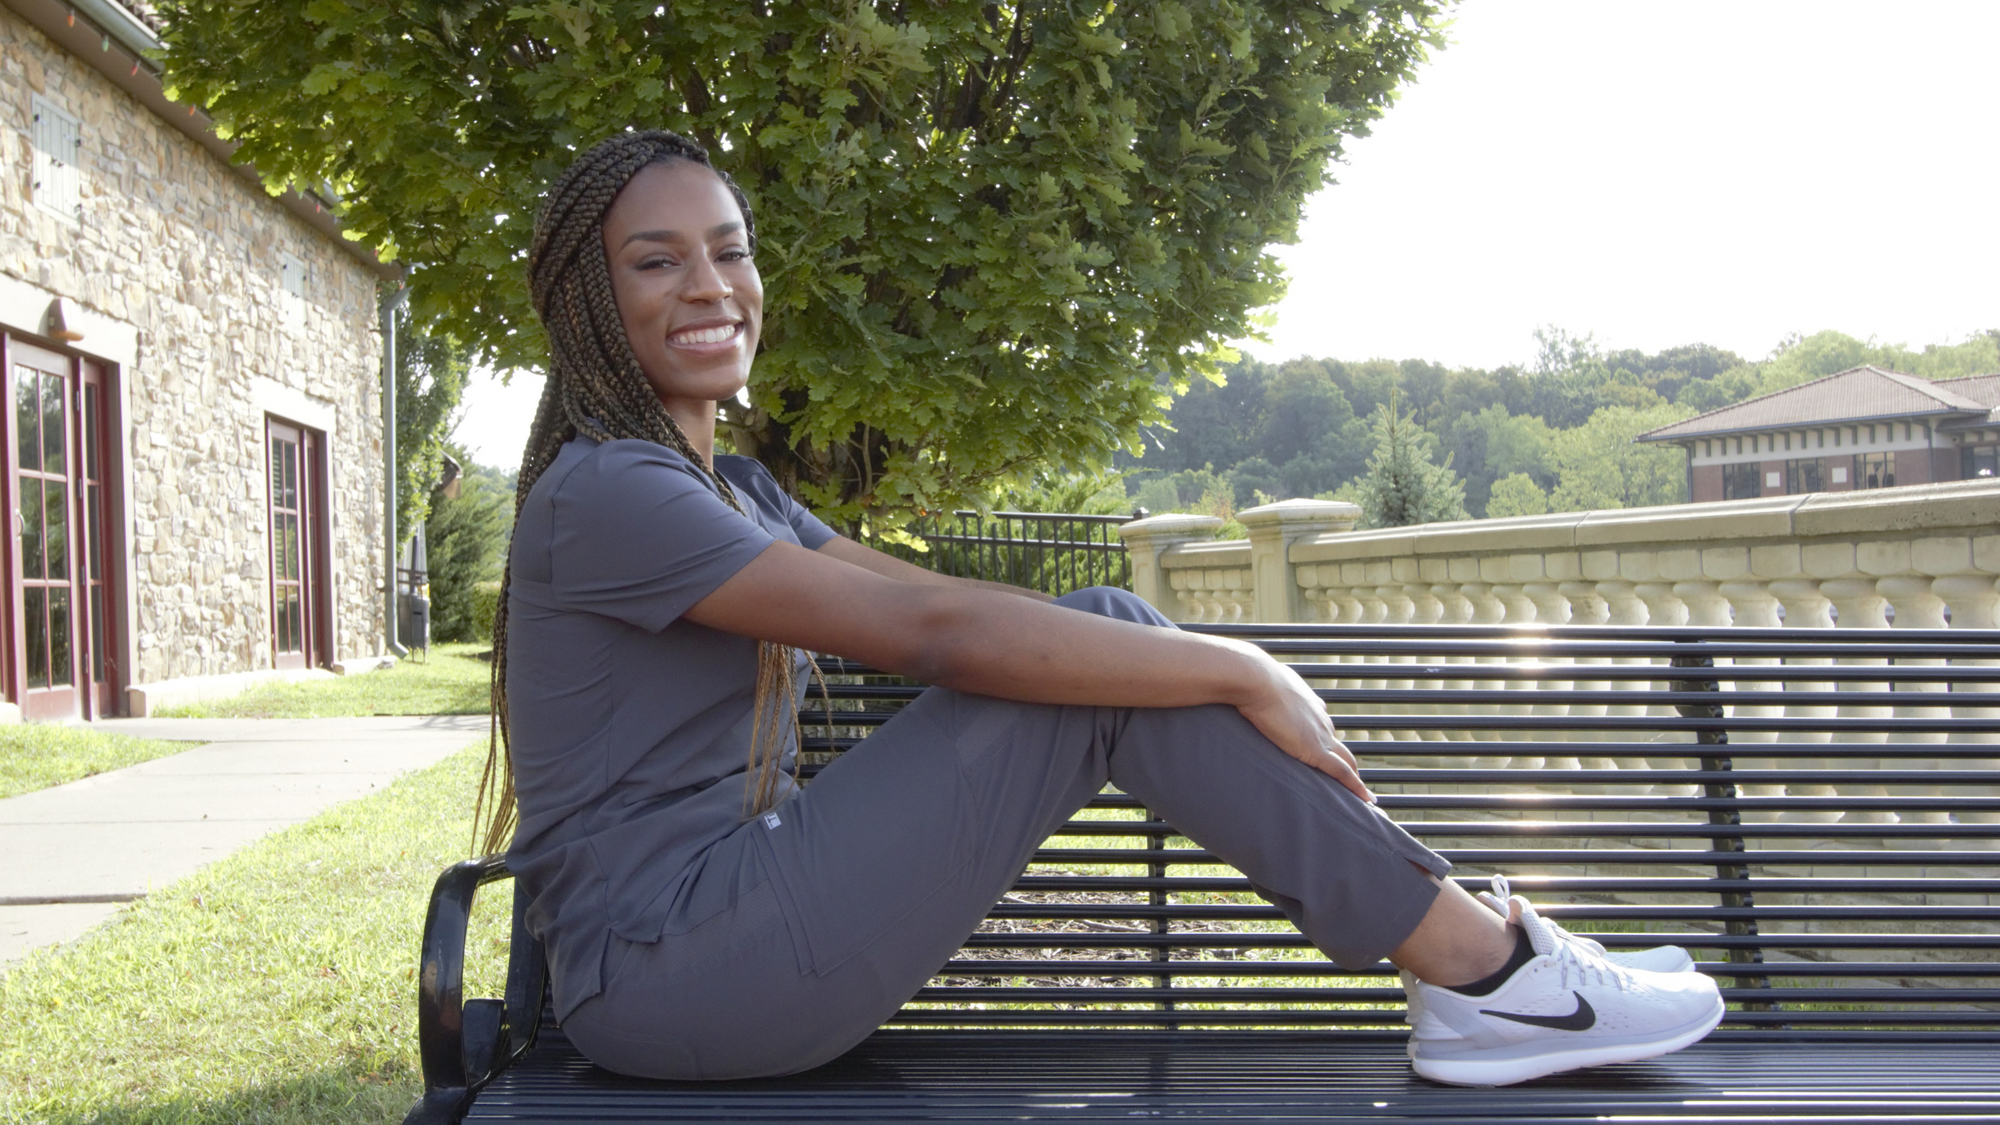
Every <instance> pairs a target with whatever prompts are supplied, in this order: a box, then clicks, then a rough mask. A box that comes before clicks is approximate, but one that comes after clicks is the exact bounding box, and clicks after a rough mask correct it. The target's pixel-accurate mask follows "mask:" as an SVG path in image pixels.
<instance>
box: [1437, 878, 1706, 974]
mask: <svg viewBox="0 0 2000 1125" xmlns="http://www.w3.org/2000/svg"><path fill="white" fill-rule="evenodd" d="M1473 897H1474V898H1477V899H1478V900H1479V901H1480V902H1482V903H1484V904H1485V905H1486V908H1487V909H1488V910H1491V911H1492V912H1493V913H1495V914H1498V915H1499V916H1500V917H1502V918H1505V917H1508V916H1509V909H1508V904H1509V903H1511V902H1512V901H1513V900H1514V899H1515V898H1517V897H1519V896H1517V895H1515V894H1514V892H1513V891H1512V889H1510V888H1509V887H1508V885H1507V877H1506V876H1505V875H1495V876H1494V877H1493V889H1492V890H1491V891H1480V892H1479V893H1478V894H1477V895H1474V896H1473ZM1521 901H1522V902H1523V903H1524V904H1525V903H1526V902H1527V900H1526V899H1522V900H1521ZM1542 922H1543V924H1545V925H1547V926H1548V927H1549V928H1550V929H1552V930H1554V931H1555V932H1556V934H1557V935H1558V936H1560V937H1562V938H1564V939H1566V940H1568V941H1573V942H1575V943H1577V944H1578V945H1581V946H1582V947H1584V948H1585V949H1587V950H1589V951H1590V952H1592V953H1595V954H1597V955H1598V956H1599V957H1602V958H1604V959H1605V960H1606V961H1609V962H1611V963H1612V964H1614V965H1623V966H1625V967H1626V968H1628V969H1644V970H1646V971H1647V972H1649V973H1685V972H1688V971H1690V970H1692V969H1693V968H1694V958H1692V957H1690V956H1688V951H1687V950H1685V949H1682V948H1681V947H1680V946H1678V945H1656V946H1654V947H1653V948H1651V949H1621V950H1619V951H1618V952H1616V953H1613V952H1610V951H1609V950H1607V949H1605V948H1604V945H1603V944H1602V943H1601V942H1596V941H1592V940H1591V939H1590V938H1587V937H1583V936H1581V935H1579V934H1573V933H1570V932H1569V931H1568V930H1565V929H1563V928H1562V926H1561V925H1560V924H1559V923H1556V922H1551V921H1549V920H1548V919H1547V918H1544V919H1542Z"/></svg>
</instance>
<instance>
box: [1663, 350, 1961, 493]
mask: <svg viewBox="0 0 2000 1125" xmlns="http://www.w3.org/2000/svg"><path fill="white" fill-rule="evenodd" d="M1638 440H1640V441H1657V442H1671V443H1673V444H1675V445H1678V446H1680V447H1681V448H1683V449H1685V450H1687V455H1688V494H1689V498H1690V499H1692V500H1694V501H1695V502H1697V503H1700V502H1704V501H1709V500H1742V499H1747V498H1751V497H1757V496H1787V495H1797V494H1799V493H1802V492H1845V491H1848V490H1850V489H1857V488H1893V487H1895V486H1897V485H1902V484H1928V483H1930V482H1933V481H1951V480H1969V479H1972V478H1975V477H1990V476H1994V475H1996V474H2000V463H1996V457H2000V374H1993V375H1975V376H1971V377H1969V378H1965V379H1940V380H1938V381H1936V382H1933V381H1931V380H1929V379H1922V378H1918V377H1917V376H1915V375H1903V374H1899V373H1897V372H1894V371H1884V370H1882V369H1881V368H1879V367H1856V368H1853V369H1851V370H1847V371H1842V372H1841V373H1839V374H1838V375H1828V376H1827V377H1825V378H1824V379H1815V380H1813V381H1812V382H1810V383H1801V384H1800V385H1798V386H1796V387H1789V388H1787V389H1785V390H1782V391H1774V392H1772V393H1771V394H1767V395H1761V396H1759V397H1757V398H1753V399H1749V400H1746V401H1744V402H1739V403H1735V404H1733V405H1730V406H1725V407H1722V408H1721V409H1719V410H1711V411H1709V412H1708V413H1706V414H1700V415H1697V416H1695V417H1693V418H1689V419H1688V420H1687V421H1685V422H1676V423H1674V424H1673V425H1671V426H1664V427H1662V428H1660V429H1657V430H1653V431H1652V432H1650V433H1645V434H1641V435H1639V438H1638Z"/></svg>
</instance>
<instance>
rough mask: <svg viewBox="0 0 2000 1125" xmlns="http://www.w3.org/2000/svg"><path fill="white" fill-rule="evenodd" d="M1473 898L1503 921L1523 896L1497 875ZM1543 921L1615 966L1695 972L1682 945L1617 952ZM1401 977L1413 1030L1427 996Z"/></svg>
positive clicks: (1405, 1019) (1406, 1018) (1407, 977)
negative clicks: (1514, 903) (1484, 889)
mask: <svg viewBox="0 0 2000 1125" xmlns="http://www.w3.org/2000/svg"><path fill="white" fill-rule="evenodd" d="M1473 897H1474V898H1476V899H1478V900H1479V902H1480V904H1481V905H1483V906H1485V907H1486V908H1487V909H1488V910H1491V911H1492V912H1493V913H1495V914H1498V915H1499V916H1500V917H1502V918H1506V917H1509V916H1510V912H1511V910H1512V906H1511V903H1512V902H1513V900H1514V899H1516V898H1521V896H1519V895H1516V894H1515V893H1514V892H1513V890H1512V889H1511V888H1510V887H1509V886H1508V884H1507V877H1506V876H1505V875H1495V876H1494V877H1493V889H1492V890H1491V891H1480V892H1479V893H1478V894H1476V895H1474V896H1473ZM1521 905H1522V907H1523V908H1525V909H1528V910H1533V909H1534V907H1532V906H1530V905H1529V904H1528V900H1527V899H1525V898H1521ZM1537 917H1539V915H1537ZM1541 921H1542V924H1543V925H1545V926H1547V927H1548V928H1549V929H1550V930H1552V931H1554V932H1555V935H1556V936H1557V937H1559V938H1561V939H1562V940H1564V941H1569V942H1574V943H1576V944H1577V945H1579V946H1581V947H1583V948H1584V949H1585V950H1587V951H1589V952H1591V953H1594V954H1596V955H1597V956H1599V957H1602V958H1604V959H1605V960H1606V961H1609V962H1611V963H1612V964H1614V965H1623V966H1624V967H1626V968H1628V969H1644V970H1646V971H1647V972H1649V973H1691V972H1693V971H1694V958H1693V957H1690V956H1688V951H1687V950H1685V949H1682V948H1681V947H1680V946H1678V945H1656V946H1654V947H1653V948H1651V949H1621V950H1618V951H1617V952H1615V953H1614V952H1612V951H1610V950H1607V949H1605V948H1604V946H1603V944H1602V943H1601V942H1597V941H1593V940H1591V939H1590V938H1587V937H1584V936H1583V935H1581V934H1573V933H1570V932H1569V931H1568V930H1565V929H1563V928H1562V925H1561V924H1560V923H1557V922H1551V921H1549V920H1548V919H1547V918H1542V919H1541ZM1400 975H1401V977H1402V980H1403V995H1404V996H1405V997H1407V998H1408V1001H1409V1009H1410V1011H1409V1014H1408V1015H1406V1016H1404V1017H1403V1022H1404V1023H1407V1024H1409V1025H1410V1026H1411V1027H1415V1026H1416V1025H1417V1021H1418V1020H1421V1019H1422V1018H1423V1016H1424V1000H1423V993H1421V992H1418V991H1417V989H1416V983H1417V978H1416V977H1413V976H1411V975H1410V974H1409V971H1408V970H1404V971H1403V972H1402V973H1401V974H1400Z"/></svg>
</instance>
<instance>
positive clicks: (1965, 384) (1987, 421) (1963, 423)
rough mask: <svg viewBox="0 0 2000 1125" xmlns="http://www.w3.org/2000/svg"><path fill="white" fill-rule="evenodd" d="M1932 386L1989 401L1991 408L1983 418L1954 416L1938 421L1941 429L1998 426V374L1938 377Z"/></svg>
mask: <svg viewBox="0 0 2000 1125" xmlns="http://www.w3.org/2000/svg"><path fill="white" fill-rule="evenodd" d="M1933 385H1934V386H1937V387H1941V388H1943V389H1945V390H1948V391H1951V392H1953V393H1954V394H1961V395H1964V396H1965V397H1966V398H1969V399H1973V400H1976V401H1978V402H1984V403H1990V404H1992V407H1993V409H1991V410H1989V411H1987V413H1986V416H1985V417H1984V418H1954V419H1952V420H1951V421H1949V422H1944V423H1940V424H1939V425H1938V429H1941V430H1964V429H1969V428H1972V427H1975V426H2000V374H1994V375H1968V376H1966V377H1965V378H1963V379H1939V380H1938V381H1937V382H1936V383H1935V384H1933Z"/></svg>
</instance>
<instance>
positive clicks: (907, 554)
mask: <svg viewBox="0 0 2000 1125" xmlns="http://www.w3.org/2000/svg"><path fill="white" fill-rule="evenodd" d="M1145 515H1146V510H1145V509H1144V508H1137V509H1134V510H1133V512H1132V514H1131V515H1124V516H1085V515H1077V514H1075V513H1071V512H988V513H985V514H984V515H982V514H980V513H978V512H962V511H961V512H951V513H949V514H944V513H940V514H937V515H926V516H922V517H920V518H918V520H917V521H916V522H915V523H914V524H912V525H911V527H910V532H911V534H913V535H915V536H916V537H917V538H919V539H921V540H923V542H924V544H925V546H927V547H928V548H929V550H918V549H917V548H915V547H911V546H905V545H902V544H891V545H889V546H887V547H885V548H884V549H885V550H887V551H888V552H889V553H890V554H892V555H895V556H896V557H898V558H901V559H904V560H906V561H908V562H912V563H915V564H916V565H918V566H921V567H924V568H925V569H927V570H934V571H937V572H938V573H939V574H950V575H954V576H956V577H959V578H978V579H983V580H984V581H987V582H1004V583H1006V584H1007V585H1010V586H1022V587H1026V588H1027V589H1030V590H1040V591H1042V592H1043V593H1046V594H1051V595H1056V596H1060V595H1063V594H1067V593H1069V592H1070V591H1072V590H1080V589H1083V588H1084V587H1086V586H1118V587H1121V588H1123V589H1127V590H1129V589H1131V588H1132V562H1131V558H1130V557H1129V556H1128V555H1127V554H1126V553H1125V543H1124V541H1123V540H1121V539H1119V538H1118V527H1119V525H1121V524H1125V523H1130V522H1131V521H1133V520H1135V519H1141V518H1144V516H1145Z"/></svg>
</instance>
